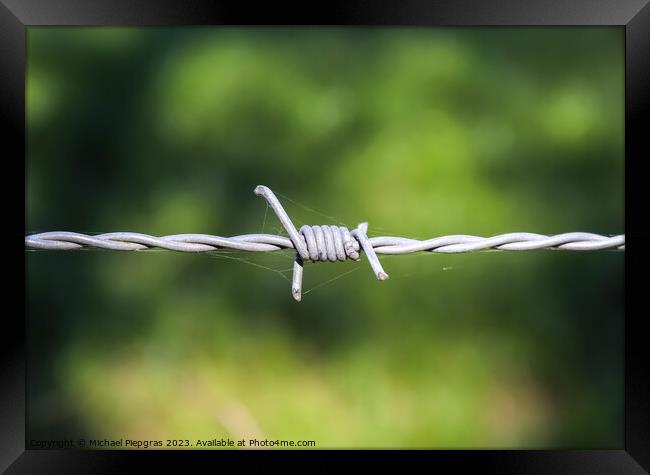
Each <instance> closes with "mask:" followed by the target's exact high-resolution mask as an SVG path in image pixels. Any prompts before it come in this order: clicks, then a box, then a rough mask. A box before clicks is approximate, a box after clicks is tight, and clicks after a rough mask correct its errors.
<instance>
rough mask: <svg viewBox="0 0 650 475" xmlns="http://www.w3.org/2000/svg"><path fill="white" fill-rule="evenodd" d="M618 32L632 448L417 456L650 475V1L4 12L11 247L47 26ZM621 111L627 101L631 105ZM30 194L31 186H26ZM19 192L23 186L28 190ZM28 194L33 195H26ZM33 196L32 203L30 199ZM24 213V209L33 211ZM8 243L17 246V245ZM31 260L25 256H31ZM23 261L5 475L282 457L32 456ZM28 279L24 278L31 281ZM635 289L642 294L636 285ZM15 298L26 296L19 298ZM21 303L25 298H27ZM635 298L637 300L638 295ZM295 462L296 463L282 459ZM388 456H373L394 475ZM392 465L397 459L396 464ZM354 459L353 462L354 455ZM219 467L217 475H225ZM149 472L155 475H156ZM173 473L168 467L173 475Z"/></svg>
mask: <svg viewBox="0 0 650 475" xmlns="http://www.w3.org/2000/svg"><path fill="white" fill-rule="evenodd" d="M272 24H273V25H277V24H280V25H291V24H297V25H419V26H464V25H548V26H551V25H585V26H590V25H609V26H613V25H615V26H620V27H621V28H625V41H626V44H625V98H624V100H625V167H626V170H625V180H626V183H625V184H626V212H625V218H626V219H625V221H626V224H625V228H626V229H625V234H626V241H627V242H626V255H625V274H626V290H625V296H626V311H625V442H624V448H623V449H620V450H515V451H504V450H477V451H465V450H462V451H447V450H435V451H408V454H409V457H410V458H411V459H412V460H413V461H414V462H422V461H424V460H423V459H424V458H425V457H426V459H427V461H426V462H427V466H428V467H431V468H434V469H435V468H439V467H441V466H442V467H450V468H453V470H454V472H461V473H462V472H463V471H465V470H467V469H468V468H469V469H477V468H478V469H480V470H481V472H489V473H501V474H507V473H572V474H582V473H584V474H600V473H602V474H612V473H635V474H636V473H646V472H645V471H646V470H650V382H649V381H650V377H649V376H650V355H649V352H648V346H647V343H648V340H649V339H650V338H649V336H650V333H649V332H648V329H647V327H648V325H645V320H646V319H647V318H648V316H649V315H650V304H649V303H648V300H647V298H646V295H645V294H644V293H643V292H642V291H641V289H642V288H643V284H644V279H645V276H646V273H647V271H646V269H647V268H648V267H647V263H648V255H649V251H648V247H649V246H646V245H645V244H648V239H649V238H650V221H649V220H648V219H647V210H646V209H645V207H646V205H647V204H648V203H650V191H649V190H650V187H648V186H647V183H648V182H649V179H650V173H649V172H650V160H649V158H650V147H649V144H648V142H649V141H648V139H647V137H648V135H649V133H648V132H649V130H650V129H649V125H648V124H650V107H649V106H650V4H648V0H534V1H533V0H526V1H524V0H500V1H498V0H492V1H480V0H476V1H470V0H445V1H425V0H417V1H416V0H407V1H400V2H387V1H383V2H379V1H378V2H375V3H374V4H369V2H363V1H361V0H354V1H352V0H349V1H346V2H341V3H336V2H321V3H319V4H318V5H316V4H313V3H311V2H304V3H296V4H294V5H291V6H289V4H286V5H284V4H279V3H276V2H269V3H263V2H254V3H248V2H234V1H232V0H228V1H221V0H213V1H209V0H187V1H176V2H173V1H168V0H146V1H138V2H135V1H126V0H0V58H1V59H0V117H1V118H2V124H3V127H2V130H3V134H2V135H3V150H4V153H3V154H2V155H3V158H4V160H3V172H4V177H5V180H4V183H5V186H3V187H2V193H3V200H2V203H3V204H4V207H3V209H4V213H3V221H4V223H5V224H6V225H7V226H8V228H9V229H10V230H11V231H10V232H9V233H7V234H5V238H6V239H7V241H6V246H7V247H11V249H12V250H13V251H15V252H13V253H11V254H12V255H16V256H17V255H18V252H23V253H24V251H23V247H22V246H23V244H22V243H21V242H20V240H22V239H24V230H25V216H24V208H23V209H21V207H20V200H19V199H18V198H17V197H19V196H21V195H20V190H19V189H13V187H11V186H7V185H8V184H19V183H20V182H21V180H25V163H24V162H21V160H20V158H19V157H21V156H22V157H25V54H26V47H25V39H26V27H29V26H37V25H89V26H96V25H116V26H117V25H121V26H145V25H146V26H154V25H272ZM622 100H623V98H622ZM23 183H25V181H23ZM18 186H20V185H18ZM23 193H24V190H23ZM22 196H23V197H24V196H25V195H24V194H23V195H22ZM23 204H24V203H23ZM7 236H10V238H7ZM23 256H24V254H23ZM24 264H25V261H24V257H23V259H17V260H16V261H15V268H10V269H8V270H6V271H5V279H6V282H7V283H6V284H5V285H4V296H5V299H6V300H5V302H4V309H5V311H4V312H3V314H4V315H3V318H2V321H3V324H2V328H3V330H2V332H0V334H1V335H2V336H1V337H0V347H1V348H2V352H3V355H2V360H1V364H0V470H4V469H6V468H8V473H42V472H47V473H76V472H81V473H103V472H111V473H113V472H115V471H116V470H118V469H121V467H123V464H125V463H138V464H140V463H142V462H146V463H147V464H149V463H151V462H152V461H153V459H154V457H155V458H156V460H157V461H159V462H163V463H165V464H167V463H168V461H170V460H172V458H173V459H174V460H178V459H181V460H182V462H181V463H182V464H183V465H182V466H183V468H184V469H185V470H187V467H188V465H187V463H188V462H192V461H194V460H200V461H208V462H209V463H211V464H212V463H214V462H215V461H216V460H219V461H224V460H227V459H230V460H232V459H235V460H237V461H238V462H242V463H244V461H249V460H250V461H252V462H253V463H255V464H257V465H258V467H259V466H260V465H259V462H260V461H261V460H262V457H263V456H264V457H265V458H271V459H273V458H276V457H277V454H278V453H279V452H276V451H271V452H264V453H262V452H250V451H241V452H237V453H233V452H226V451H215V452H199V451H190V452H178V451H174V452H154V451H137V452H135V451H93V450H26V448H25V447H26V433H25V428H26V427H25V421H26V414H25V408H26V404H25V387H26V382H27V381H26V378H25V369H26V365H25V353H26V343H25V319H24V312H23V313H22V316H21V314H20V313H18V312H17V311H16V312H13V311H11V310H9V309H13V308H16V309H20V308H21V304H22V307H23V308H24V305H25V298H24V268H25V266H24ZM19 276H22V277H23V279H22V280H21V279H20V278H19ZM635 284H637V285H635ZM13 286H16V289H15V290H14V289H13ZM21 286H22V288H23V293H21V292H20V290H19V289H20V287H21ZM634 287H636V288H637V289H638V290H634ZM283 453H285V454H286V452H283ZM386 453H387V452H380V451H372V453H371V457H372V458H373V459H375V460H376V461H381V463H384V462H385V461H386V455H385V454H386ZM392 453H393V454H394V452H392ZM293 455H296V457H295V458H294V460H296V461H298V462H302V463H304V464H305V465H306V466H307V467H310V468H312V469H313V468H318V465H315V464H314V457H316V458H317V459H319V460H320V459H323V458H324V457H325V456H330V455H331V453H330V452H329V451H299V452H297V453H294V454H293ZM345 457H346V459H347V457H348V456H347V455H345ZM216 467H217V466H216V465H213V468H216ZM147 468H148V469H155V466H153V465H147ZM167 468H169V467H167Z"/></svg>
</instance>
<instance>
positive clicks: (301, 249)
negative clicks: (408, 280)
mask: <svg viewBox="0 0 650 475" xmlns="http://www.w3.org/2000/svg"><path fill="white" fill-rule="evenodd" d="M254 193H255V194H256V195H258V196H261V197H262V198H264V199H265V200H266V201H267V203H268V204H269V206H270V207H271V209H272V210H273V212H274V213H275V214H276V216H277V217H278V219H279V220H280V223H281V224H282V226H283V227H284V229H285V230H286V231H287V233H288V234H289V238H290V239H291V242H292V243H293V246H294V247H295V249H296V260H295V261H294V265H293V280H292V284H291V294H292V295H293V298H294V299H295V300H296V301H298V302H300V300H302V274H303V260H307V259H311V261H312V262H317V261H323V262H324V261H331V262H334V261H336V260H337V259H338V260H341V261H344V260H345V259H346V258H349V259H354V260H357V259H358V258H359V253H358V251H359V244H361V247H363V250H364V252H365V253H366V256H367V257H368V262H369V263H370V267H372V270H373V271H374V272H375V275H376V276H377V279H379V280H386V279H388V274H386V272H384V269H383V268H382V266H381V263H380V262H379V258H378V257H377V254H375V250H374V249H373V247H372V244H370V241H369V240H368V236H367V235H366V232H367V231H368V223H361V224H359V226H358V227H357V229H355V230H354V231H352V232H350V231H349V230H348V228H346V227H345V226H303V227H302V228H300V232H298V230H297V229H296V227H295V226H294V225H293V222H292V221H291V218H289V215H288V214H287V212H286V211H285V210H284V208H283V207H282V204H281V203H280V201H279V200H278V199H277V197H276V196H275V194H274V193H273V191H271V189H270V188H268V187H266V186H264V185H258V186H257V187H255V190H254Z"/></svg>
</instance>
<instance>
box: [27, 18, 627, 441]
mask: <svg viewBox="0 0 650 475" xmlns="http://www.w3.org/2000/svg"><path fill="white" fill-rule="evenodd" d="M27 40H28V65H27V68H28V69H27V111H28V114H27V125H28V141H27V152H28V157H27V163H26V168H27V183H26V195H27V207H26V219H27V230H26V231H27V232H29V233H32V232H41V231H49V230H69V231H79V232H87V233H100V232H110V231H136V232H142V233H148V234H154V235H165V234H176V233H209V234H218V235H224V236H230V235H236V234H244V233H255V232H260V231H261V230H262V229H264V230H265V231H266V232H277V233H280V234H284V231H283V230H282V229H281V228H280V226H279V223H278V222H277V219H276V218H275V216H274V215H273V214H272V213H271V212H269V213H268V216H267V218H266V221H265V219H264V216H265V210H266V204H265V203H264V201H262V200H261V199H260V198H258V197H256V196H254V195H253V188H254V187H255V186H256V185H258V184H265V185H268V186H270V187H271V188H272V189H273V190H275V191H276V192H277V193H278V194H279V195H280V199H281V200H282V201H283V202H284V204H285V206H286V208H287V211H288V212H289V214H290V215H291V217H292V218H293V219H294V222H295V223H296V224H304V223H308V224H330V223H331V224H334V223H337V222H340V223H345V224H346V225H348V226H349V227H354V226H356V225H357V224H358V223H359V222H361V221H368V222H369V231H370V232H369V234H370V235H371V236H373V235H374V236H376V235H386V234H388V235H399V236H407V237H414V238H429V237H434V236H439V235H444V234H476V235H483V236H488V235H493V234H498V233H503V232H513V231H528V232H538V233H544V234H554V233H561V232H567V231H589V232H597V233H602V234H619V233H622V232H623V229H624V228H623V226H624V222H623V210H624V202H623V185H624V179H623V164H624V162H623V160H624V154H623V138H624V134H623V132H624V129H623V87H624V85H623V79H624V77H623V71H624V70H623V61H624V58H623V51H624V50H623V45H624V36H623V29H622V28H443V29H430V28H348V29H343V28H61V27H56V28H48V27H38V28H31V27H30V28H29V29H28V35H27ZM292 256H293V253H292V252H291V251H284V252H279V253H273V254H269V255H260V254H245V253H238V252H223V253H214V254H213V255H193V254H182V253H173V252H162V251H152V252H146V253H119V252H108V251H83V252H28V253H27V257H26V261H27V263H26V265H27V319H28V336H29V338H28V354H29V358H28V368H29V372H28V375H29V378H28V379H29V381H28V438H30V439H33V438H76V437H82V436H84V437H101V438H103V437H108V438H111V437H115V438H119V437H124V438H139V439H166V438H188V439H195V438H212V437H221V436H223V437H231V438H233V439H235V438H247V439H249V438H252V437H258V438H269V439H276V438H279V439H292V440H315V441H316V443H317V447H435V448H460V447H463V448H493V447H504V448H523V447H539V448H547V447H619V448H620V447H622V446H623V430H622V429H623V420H622V419H623V355H622V348H623V333H622V329H623V298H622V294H623V259H624V256H623V253H619V252H614V251H600V252H590V253H578V252H561V251H548V250H547V251H534V252H525V253H516V252H511V253H507V252H482V253H473V254H467V255H441V254H431V253H429V254H426V253H422V254H416V255H408V256H393V257H382V263H383V265H384V267H385V269H386V270H387V272H388V273H389V274H390V276H391V279H390V280H389V281H387V282H379V281H377V280H376V279H375V277H374V275H373V274H372V272H371V270H370V268H369V266H368V264H367V262H366V261H365V258H364V257H362V259H361V261H360V262H358V263H355V262H345V263H341V262H339V263H336V264H325V263H319V264H308V265H307V268H306V271H305V284H304V287H305V289H306V290H307V292H306V294H305V295H304V298H303V301H302V303H300V304H298V303H296V302H294V301H293V299H292V298H291V294H290V285H289V283H288V282H287V280H286V278H287V277H288V278H290V272H287V269H290V268H291V265H292ZM356 270H360V271H359V272H352V271H356ZM331 279H334V280H331ZM330 280H331V281H330ZM312 289H313V290H312Z"/></svg>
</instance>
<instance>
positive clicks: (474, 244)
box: [25, 231, 625, 261]
mask: <svg viewBox="0 0 650 475" xmlns="http://www.w3.org/2000/svg"><path fill="white" fill-rule="evenodd" d="M350 234H352V233H350ZM368 241H369V242H370V244H371V245H372V248H373V249H374V251H375V253H377V254H390V255H397V254H411V253H415V252H437V253H446V254H450V253H462V252H474V251H483V250H488V249H495V250H500V251H532V250H537V249H563V250H569V251H598V250H603V249H614V250H625V235H624V234H621V235H618V236H609V237H608V236H602V235H600V234H593V233H578V232H573V233H564V234H556V235H554V236H547V235H544V234H534V233H507V234H499V235H496V236H492V237H481V236H470V235H464V234H457V235H450V236H440V237H436V238H433V239H427V240H419V239H411V238H405V237H397V236H379V237H372V238H368ZM355 242H356V243H357V244H356V247H357V249H358V246H359V244H358V242H357V241H356V240H355ZM25 248H26V249H31V250H55V251H60V250H76V249H82V248H95V249H109V250H114V251H144V250H148V249H155V248H158V249H166V250H169V251H179V252H212V251H219V250H222V249H233V250H238V251H250V252H273V251H280V250H284V249H295V246H294V244H293V242H292V241H291V239H289V238H288V237H286V236H279V235H275V234H242V235H239V236H231V237H222V236H214V235H211V234H174V235H170V236H160V237H156V236H150V235H147V234H140V233H131V232H116V233H106V234H96V235H88V234H81V233H74V232H68V231H53V232H45V233H38V234H31V235H29V236H26V237H25ZM308 252H309V251H308ZM318 252H320V251H318ZM325 252H327V251H325ZM307 259H308V260H312V259H311V257H308V258H307ZM317 260H323V259H320V258H319V259H314V261H317ZM325 260H329V259H325ZM339 260H340V259H339Z"/></svg>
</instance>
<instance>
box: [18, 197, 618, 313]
mask: <svg viewBox="0 0 650 475" xmlns="http://www.w3.org/2000/svg"><path fill="white" fill-rule="evenodd" d="M254 192H255V194H256V195H258V196H260V197H262V198H264V199H265V200H266V201H267V203H268V204H269V206H270V207H271V208H272V209H273V211H274V212H275V214H276V216H277V217H278V219H279V220H280V223H281V224H282V226H283V227H284V229H285V230H286V231H287V234H288V235H289V236H288V237H286V236H279V235H275V234H241V235H238V236H231V237H223V236H213V235H210V234H172V235H168V236H160V237H157V236H150V235H148V234H141V233H132V232H114V233H105V234H97V235H89V234H82V233H74V232H67V231H53V232H45V233H38V234H31V235H28V236H26V237H25V248H26V249H31V250H76V249H85V248H95V249H109V250H115V251H146V250H148V249H156V248H157V249H167V250H170V251H179V252H213V251H219V250H222V249H233V250H237V251H249V252H273V251H280V250H284V249H294V250H295V251H296V257H295V260H294V267H293V280H292V286H291V287H292V288H291V291H292V294H293V297H294V298H295V299H296V300H298V301H300V300H301V298H302V297H301V295H302V276H303V267H304V261H306V260H311V261H312V262H324V261H330V262H334V261H337V260H339V261H344V260H346V259H352V260H358V259H359V251H360V250H361V249H363V251H364V253H365V255H366V258H367V259H368V262H369V264H370V266H371V268H372V270H373V272H374V273H375V276H376V277H377V279H379V280H386V279H388V274H387V273H386V272H385V271H384V269H383V267H382V265H381V263H380V261H379V258H378V257H377V254H388V255H391V254H392V255H397V254H410V253H414V252H436V253H462V252H474V251H482V250H488V249H495V250H500V251H530V250H536V249H562V250H569V251H596V250H603V249H614V250H624V249H625V235H624V234H621V235H618V236H602V235H600V234H593V233H583V232H571V233H564V234H556V235H554V236H547V235H544V234H535V233H507V234H499V235H497V236H492V237H481V236H470V235H465V234H457V235H451V236H440V237H436V238H432V239H426V240H419V239H411V238H405V237H398V236H380V237H373V238H369V237H368V235H367V231H368V223H361V224H359V226H357V228H355V229H353V230H352V231H350V230H349V229H348V228H346V227H345V226H327V225H325V226H307V225H305V226H302V227H301V228H300V230H297V229H296V227H295V226H294V224H293V222H292V221H291V219H290V218H289V215H288V214H287V213H286V211H285V210H284V208H283V207H282V204H281V203H280V201H279V200H278V199H277V197H276V196H275V194H274V193H273V192H272V191H271V189H270V188H268V187H266V186H263V185H259V186H258V187H256V188H255V190H254Z"/></svg>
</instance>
